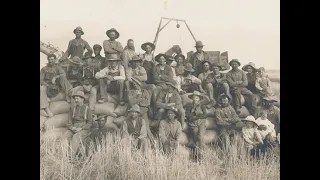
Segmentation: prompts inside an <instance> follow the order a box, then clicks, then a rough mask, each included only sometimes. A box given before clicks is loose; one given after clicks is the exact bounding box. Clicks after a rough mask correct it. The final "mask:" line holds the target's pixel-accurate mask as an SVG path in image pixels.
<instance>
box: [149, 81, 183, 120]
mask: <svg viewBox="0 0 320 180" xmlns="http://www.w3.org/2000/svg"><path fill="white" fill-rule="evenodd" d="M166 84H167V87H168V88H167V90H166V91H161V92H160V93H159V96H158V98H157V101H156V111H154V112H157V114H156V118H155V119H157V120H158V121H159V122H160V120H161V119H163V118H164V115H165V109H166V108H169V107H175V108H177V111H178V113H179V114H180V115H179V116H178V120H179V121H180V123H181V125H182V126H183V125H184V119H185V110H184V109H183V106H182V100H181V97H180V95H179V93H178V88H177V83H176V82H175V81H172V82H166Z"/></svg>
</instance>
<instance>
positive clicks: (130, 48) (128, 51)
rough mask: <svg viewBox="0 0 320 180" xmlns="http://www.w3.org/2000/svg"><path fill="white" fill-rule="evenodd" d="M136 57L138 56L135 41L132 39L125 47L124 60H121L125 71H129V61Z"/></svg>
mask: <svg viewBox="0 0 320 180" xmlns="http://www.w3.org/2000/svg"><path fill="white" fill-rule="evenodd" d="M136 55H137V54H136V52H135V48H134V41H133V40H132V39H129V40H128V42H127V46H126V47H124V50H123V53H122V58H121V59H122V63H123V66H124V68H125V69H128V64H129V61H130V60H131V59H132V58H133V57H134V56H136Z"/></svg>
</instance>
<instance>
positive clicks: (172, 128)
mask: <svg viewBox="0 0 320 180" xmlns="http://www.w3.org/2000/svg"><path fill="white" fill-rule="evenodd" d="M165 114H166V115H167V118H166V119H165V120H162V121H160V124H159V139H160V142H161V144H162V147H163V150H164V153H166V154H169V153H171V152H174V150H176V148H177V146H178V140H179V138H180V136H181V134H182V127H181V124H180V122H179V121H177V120H176V118H177V117H178V116H179V113H178V110H177V109H176V108H174V107H173V106H170V107H168V108H166V111H165Z"/></svg>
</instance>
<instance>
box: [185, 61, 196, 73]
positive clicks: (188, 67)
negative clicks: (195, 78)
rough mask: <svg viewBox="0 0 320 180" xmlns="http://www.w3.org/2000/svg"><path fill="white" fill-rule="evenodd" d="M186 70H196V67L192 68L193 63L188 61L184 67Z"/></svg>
mask: <svg viewBox="0 0 320 180" xmlns="http://www.w3.org/2000/svg"><path fill="white" fill-rule="evenodd" d="M184 71H188V72H194V69H193V68H192V64H191V63H187V64H186V66H185V67H184Z"/></svg>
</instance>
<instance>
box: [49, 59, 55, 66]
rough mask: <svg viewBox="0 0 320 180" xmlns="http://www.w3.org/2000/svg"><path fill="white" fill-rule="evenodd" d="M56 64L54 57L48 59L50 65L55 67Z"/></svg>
mask: <svg viewBox="0 0 320 180" xmlns="http://www.w3.org/2000/svg"><path fill="white" fill-rule="evenodd" d="M54 62H55V59H54V57H50V58H49V59H48V63H49V65H51V66H53V65H54Z"/></svg>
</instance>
